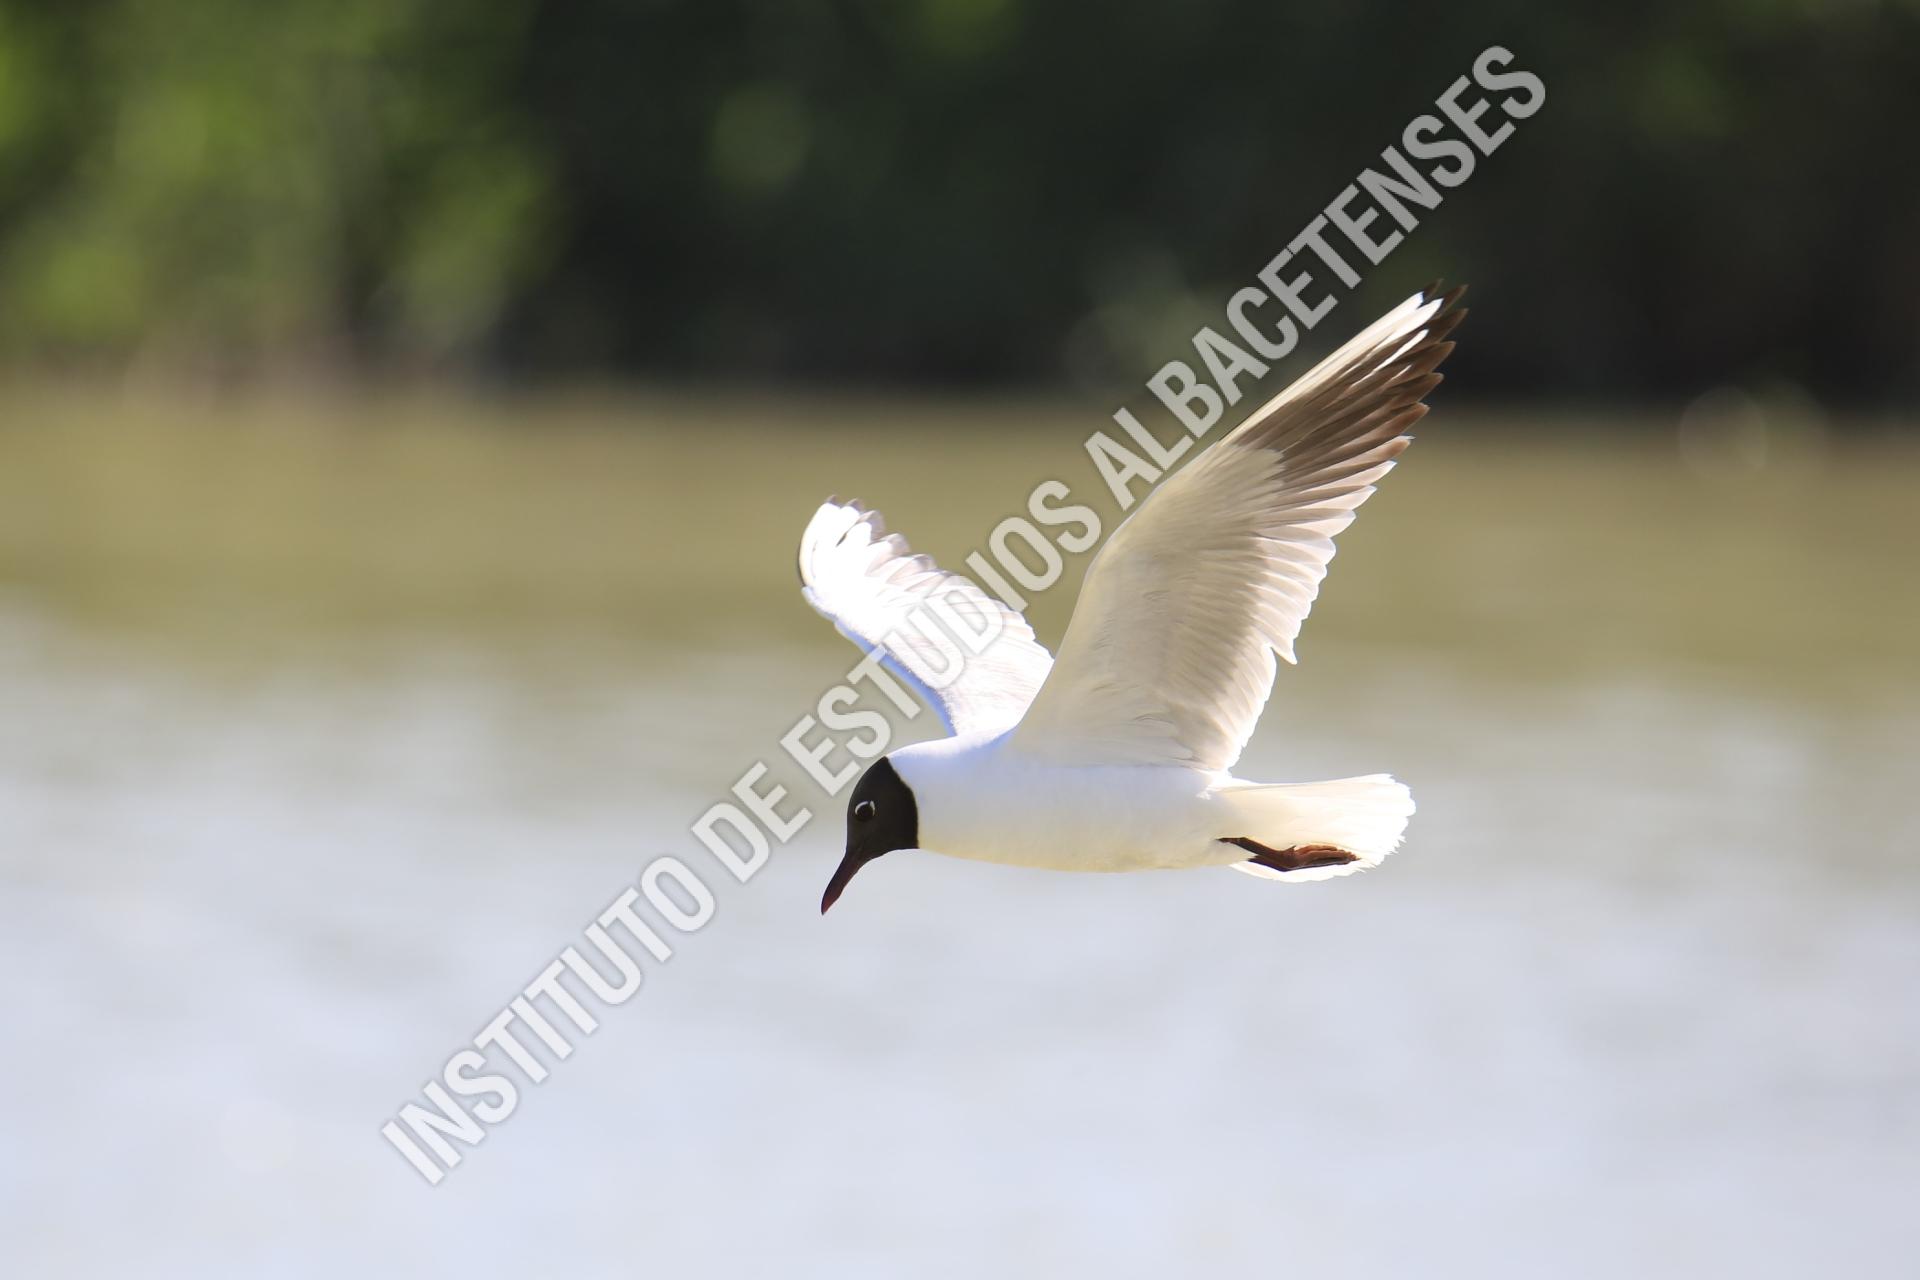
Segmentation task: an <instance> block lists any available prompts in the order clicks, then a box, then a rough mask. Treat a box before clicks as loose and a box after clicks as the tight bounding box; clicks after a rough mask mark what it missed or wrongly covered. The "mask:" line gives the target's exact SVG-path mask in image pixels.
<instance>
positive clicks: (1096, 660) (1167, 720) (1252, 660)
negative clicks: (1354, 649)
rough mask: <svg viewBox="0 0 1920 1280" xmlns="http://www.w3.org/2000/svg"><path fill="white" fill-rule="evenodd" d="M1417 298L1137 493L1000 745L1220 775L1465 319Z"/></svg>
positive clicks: (1449, 306)
mask: <svg viewBox="0 0 1920 1280" xmlns="http://www.w3.org/2000/svg"><path fill="white" fill-rule="evenodd" d="M1461 292H1462V290H1459V289H1456V290H1454V291H1453V292H1452V293H1449V294H1447V295H1446V296H1445V297H1438V296H1435V293H1434V291H1433V290H1425V291H1422V292H1421V293H1418V294H1416V295H1414V296H1413V297H1411V298H1409V299H1408V300H1407V301H1405V302H1403V303H1401V304H1400V305H1399V306H1398V307H1396V308H1394V309H1393V310H1392V311H1391V312H1389V313H1387V314H1386V315H1385V316H1383V317H1381V318H1380V319H1379V320H1378V321H1376V322H1375V323H1373V324H1372V325H1369V326H1368V327H1367V328H1366V329H1365V330H1364V331H1362V332H1361V333H1360V334H1359V336H1357V337H1355V338H1354V339H1353V340H1352V341H1351V342H1349V343H1347V344H1346V345H1345V346H1344V347H1341V348H1340V349H1339V350H1338V351H1336V352H1334V353H1333V355H1331V356H1329V357H1328V358H1327V359H1326V360H1323V361H1322V362H1321V363H1320V364H1318V365H1316V366H1315V367H1314V368H1313V369H1312V370H1311V371H1310V372H1308V373H1307V374H1306V375H1305V376H1304V377H1302V378H1301V379H1300V380H1299V381H1297V382H1295V383H1294V384H1293V385H1292V386H1290V387H1288V388H1287V389H1286V390H1285V391H1283V392H1281V393H1280V394H1279V395H1278V396H1276V397H1275V398H1274V399H1272V400H1271V401H1269V402H1268V403H1267V404H1266V405H1265V406H1263V407H1262V408H1261V409H1260V410H1259V411H1257V412H1256V413H1254V414H1253V415H1252V416H1250V417H1249V418H1248V419H1247V420H1246V421H1245V422H1243V423H1242V424H1241V425H1240V426H1239V427H1237V428H1235V429H1234V430H1233V432H1231V433H1230V434H1229V435H1227V436H1226V437H1224V438H1223V439H1221V440H1220V441H1219V442H1218V443H1217V444H1215V445H1213V447H1211V448H1209V449H1208V450H1207V451H1206V452H1205V453H1203V454H1201V455H1200V456H1199V457H1197V458H1195V459H1194V460H1193V461H1192V462H1191V463H1189V464H1188V465H1187V466H1186V467H1184V468H1183V469H1181V470H1180V471H1179V472H1177V473H1175V474H1174V475H1173V476H1171V477H1169V478H1168V479H1167V480H1165V481H1164V482H1163V483H1162V484H1161V485H1160V487H1159V488H1157V489H1155V490H1154V491H1153V493H1151V494H1150V495H1148V497H1147V499H1146V501H1145V502H1143V503H1142V504H1141V505H1140V508H1139V510H1137V511H1135V512H1134V513H1133V515H1132V516H1130V517H1129V518H1128V519H1127V520H1126V521H1125V522H1124V523H1123V524H1122V525H1121V526H1120V527H1119V528H1118V529H1116V530H1114V532H1113V535H1112V537H1110V538H1109V539H1108V540H1107V544H1106V545H1105V546H1104V547H1102V548H1101V549H1100V553H1099V555H1098V556H1097V557H1095V559H1094V562H1093V564H1092V565H1091V566H1089V567H1088V569H1087V575H1086V580H1085V582H1084V583H1083V584H1082V586H1081V588H1080V599H1079V602H1078V603H1077V604H1076V606H1075V607H1074V612H1073V621H1072V622H1071V623H1070V624H1069V625H1068V627H1067V634H1066V638H1065V639H1064V640H1062V641H1061V644H1060V660H1059V661H1058V662H1057V663H1056V664H1055V665H1054V668H1053V673H1052V675H1051V676H1049V677H1048V679H1047V683H1046V685H1045V686H1044V687H1043V688H1042V689H1041V690H1040V693H1039V694H1038V696H1037V697H1035V699H1034V702H1033V706H1032V707H1031V708H1030V709H1029V710H1028V712H1027V715H1026V717H1025V719H1024V720H1022V721H1021V724H1020V727H1019V729H1018V730H1017V731H1016V732H1015V733H1014V736H1013V738H1012V740H1011V742H1010V745H1011V746H1014V747H1016V748H1018V749H1020V750H1024V751H1027V752H1030V753H1032V754H1035V755H1041V756H1046V757H1049V758H1056V759H1068V760H1075V761H1087V762H1109V763H1132V764H1182V765H1187V766H1190V767H1195V768H1202V769H1226V768H1229V767H1231V766H1232V764H1233V762H1234V761H1235V760H1237V759H1239V757H1240V752H1241V749H1242V748H1243V747H1244V746H1245V745H1246V741H1247V738H1248V737H1249V736H1250V735H1251V734H1252V732H1253V726H1254V722H1255V721H1256V720H1258V719H1259V716H1260V711H1261V708H1263V707H1264V706H1265V705H1266V701H1267V695H1268V694H1269V693H1271V692H1272V690H1273V677H1274V672H1275V670H1276V667H1275V665H1274V655H1275V654H1278V655H1279V656H1280V657H1282V658H1285V659H1286V660H1287V661H1288V662H1292V661H1294V656H1293V642H1294V638H1295V637H1296V636H1297V635H1299V633H1300V624H1301V622H1302V621H1304V620H1305V618H1306V616H1307V611H1308V609H1310V608H1311V607H1312V605H1313V600H1314V597H1315V596H1316V595H1318V594H1319V591H1320V580H1321V579H1322V578H1324V577H1325V576H1326V572H1327V562H1328V561H1329V560H1331V559H1332V558H1333V550H1334V548H1333V538H1334V535H1335V534H1337V533H1339V532H1340V531H1341V530H1342V529H1345V528H1346V527H1347V525H1349V524H1351V523H1352V522H1353V515H1354V510H1355V508H1357V507H1358V506H1359V505H1360V504H1361V503H1362V502H1365V501H1366V500H1367V498H1368V497H1369V496H1370V495H1371V494H1372V493H1373V486H1374V484H1375V483H1376V482H1377V481H1378V480H1379V479H1380V477H1382V476H1384V475H1385V474H1386V473H1387V472H1388V471H1389V470H1391V469H1392V467H1393V460H1394V459H1395V458H1396V457H1397V456H1399V454H1400V453H1401V451H1402V450H1404V449H1405V448H1406V447H1407V445H1408V444H1410V443H1411V442H1412V440H1411V437H1409V436H1408V435H1406V434H1405V432H1406V430H1407V428H1409V427H1411V426H1412V425H1413V424H1414V423H1415V422H1417V421H1418V420H1419V419H1420V417H1421V416H1422V415H1423V414H1424V413H1425V412H1426V406H1425V405H1424V404H1422V403H1421V399H1422V398H1423V397H1424V396H1425V395H1426V394H1427V393H1428V392H1430V391H1431V390H1433V388H1434V387H1435V386H1437V385H1438V384H1439V382H1440V375H1439V374H1438V373H1436V372H1434V370H1435V369H1436V368H1437V367H1438V365H1439V364H1440V362H1441V361H1442V360H1443V359H1445V358H1446V355H1447V353H1448V352H1449V351H1451V350H1452V349H1453V344H1452V343H1451V342H1448V341H1446V340H1445V339H1446V335H1447V334H1448V333H1449V332H1450V331H1451V330H1452V329H1453V327H1454V325H1455V324H1457V323H1458V322H1459V321H1460V318H1461V317H1462V316H1464V315H1465V314H1466V312H1465V311H1464V310H1459V309H1455V308H1454V306H1453V303H1454V301H1455V300H1456V299H1457V298H1458V297H1459V295H1460V293H1461Z"/></svg>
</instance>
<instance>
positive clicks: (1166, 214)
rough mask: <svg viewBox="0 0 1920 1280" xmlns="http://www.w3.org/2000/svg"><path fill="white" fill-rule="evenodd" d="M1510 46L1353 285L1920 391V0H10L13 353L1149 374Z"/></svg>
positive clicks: (1744, 370)
mask: <svg viewBox="0 0 1920 1280" xmlns="http://www.w3.org/2000/svg"><path fill="white" fill-rule="evenodd" d="M1494 43H1500V44H1504V45H1506V46H1508V47H1509V48H1511V49H1512V50H1513V51H1514V53H1515V55H1516V59H1517V63H1518V65H1520V66H1522V67H1525V68H1527V69H1531V70H1533V71H1535V72H1537V73H1539V74H1540V75H1542V76H1543V77H1544V78H1545V80H1546V82H1547V85H1548V101H1547V105H1546V107H1545V108H1544V109H1543V110H1542V112H1541V113H1540V114H1539V115H1538V116H1536V117H1534V118H1533V119H1532V120H1529V121H1527V122H1525V123H1523V124H1522V125H1521V127H1520V128H1519V130H1518V132H1517V133H1516V134H1515V136H1514V137H1513V138H1512V139H1511V140H1509V142H1508V143H1507V144H1506V146H1505V147H1504V148H1502V149H1501V150H1500V151H1498V152H1496V153H1495V154H1494V155H1493V156H1491V157H1488V158H1486V159H1485V160H1483V161H1482V163H1481V166H1480V168H1479V170H1478V172H1476V174H1475V175H1474V177H1473V178H1472V179H1471V180H1470V181H1469V182H1468V183H1467V184H1466V185H1465V186H1464V187H1462V188H1461V189H1459V190H1458V191H1456V192H1454V193H1452V194H1451V195H1450V196H1449V198H1448V200H1447V202H1446V203H1445V204H1444V205H1443V206H1442V207H1441V208H1440V209H1439V210H1437V211H1436V212H1435V213H1434V214H1432V215H1430V217H1429V218H1428V220H1427V222H1426V224H1425V225H1423V226H1422V227H1421V228H1420V230H1419V231H1418V232H1417V234H1415V235H1413V236H1411V237H1410V238H1409V239H1408V241H1407V242H1406V244H1405V245H1403V246H1402V247H1401V248H1400V249H1399V250H1398V251H1397V252H1396V254H1395V255H1394V256H1393V257H1392V258H1390V259H1389V260H1388V262H1387V263H1386V264H1385V265H1384V266H1383V267H1381V268H1379V269H1376V270H1375V272H1374V273H1373V277H1372V279H1371V280H1370V281H1369V284H1368V286H1367V296H1366V299H1365V301H1366V303H1367V305H1368V306H1371V305H1374V304H1376V303H1382V302H1385V301H1387V300H1388V299H1389V298H1391V297H1393V296H1396V295H1398V294H1400V293H1402V292H1404V291H1405V290H1406V289H1408V288H1409V287H1411V286H1413V285H1416V284H1419V283H1422V282H1423V281H1424V280H1425V279H1426V278H1428V277H1431V276H1436V275H1444V276H1447V277H1449V278H1453V279H1466V280H1469V281H1471V282H1472V283H1473V284H1474V286H1475V289H1476V298H1477V301H1478V302H1479V304H1480V306H1479V308H1478V309H1477V311H1476V315H1475V317H1474V320H1473V322H1472V323H1473V325H1474V337H1475V341H1474V342H1473V343H1472V344H1469V345H1468V346H1467V347H1463V349H1462V352H1461V355H1460V358H1459V359H1458V361H1457V362H1456V367H1457V374H1458V376H1459V378H1460V380H1461V381H1463V382H1465V383H1467V384H1468V385H1469V386H1470V387H1471V388H1474V389H1477V390H1479V391H1481V392H1482V393H1483V394H1514V393H1536V392H1542V393H1558V394H1572V395H1580V396H1586V397H1602V398H1605V397H1611V398H1638V397H1645V396H1657V395H1667V394H1675V393H1678V394H1688V393H1691V392H1692V391H1693V390H1696V389H1699V388H1700V387H1703V386H1708V385H1716V384H1719V383H1723V382H1744V383H1748V384H1752V385H1770V384H1787V385H1793V386H1798V387H1804V388H1808V389H1810V390H1812V391H1813V392H1814V393H1816V394H1818V395H1820V396H1822V397H1825V398H1829V399H1833V400H1838V401H1842V402H1883V403H1884V402H1889V401H1891V402H1896V403H1911V401H1912V399H1913V398H1914V397H1915V396H1916V394H1920V372H1916V371H1917V370H1920V238H1917V237H1916V235H1915V230H1916V228H1920V166H1916V164H1915V162H1914V159H1913V155H1914V152H1915V148H1914V146H1913V144H1912V141H1911V139H1910V138H1908V137H1907V136H1906V131H1907V130H1908V129H1909V128H1910V127H1911V126H1912V125H1913V124H1914V123H1915V122H1916V121H1920V5H1916V4H1915V3H1913V0H1849V2H1845V3H1840V2H1829V0H1708V2H1706V3H1700V4H1692V5H1685V6H1668V5H1655V4H1651V3H1646V2H1644V0H1632V2H1629V3H1624V4H1608V5H1601V4H1591V3H1590V4H1583V5H1579V6H1574V7H1562V8H1557V9H1553V10H1550V11H1549V10H1542V9H1539V8H1537V7H1534V6H1528V5H1524V4H1521V3H1519V0H1472V2H1471V3H1465V4H1454V5H1445V6H1439V5H1428V6H1406V5H1390V4H1386V3H1382V2H1380V0H1365V2H1362V3H1348V4H1336V3H1328V2H1325V0H1295V2H1291V3H1278V4H1276V3H1271V2H1269V0H1189V2H1188V3H1154V4H1149V3H1129V2H1126V0H1108V2H1105V3H1096V2H1094V0H1071V2H1070V0H1049V2H1042V0H889V2H884V3H883V2H882V0H785V2H782V3H774V2H771V0H638V2H634V0H628V2H624V3H616V2H614V0H573V2H571V3H560V2H558V0H553V2H549V3H541V2H539V0H500V2H494V3H485V2H481V0H468V2H467V3H459V2H457V0H280V2H279V3H274V4H261V3H249V2H247V0H75V2H73V3H66V4H53V3H29V2H27V0H0V356H4V357H5V358H6V359H8V360H9V361H11V362H12V363H13V364H14V365H15V366H16V367H20V366H26V367H52V368H56V369H78V370H80V371H82V372H94V371H110V372H111V371H120V370H124V369H128V368H133V369H140V368H146V367H151V368H156V369H160V370H166V371H179V370H184V371H186V372H188V373H203V372H204V373H211V374H214V375H221V376H225V375H231V374H249V373H254V372H259V371H263V370H264V371H275V370H281V369H286V368H293V369H296V370H297V369H301V368H305V367H309V366H311V367H315V368H318V369H322V370H326V371H347V372H374V373H380V372H387V371H393V370H402V371H411V370H423V369H424V370H428V371H434V372H443V373H444V372H453V373H456V374H457V373H463V372H480V371H484V372H488V373H504V374H507V375H511V376H516V377H541V376H574V375H581V374H591V375H600V374H608V373H614V374H638V375H643V376H650V377H663V376H664V377H682V376H693V377H702V378H721V379H729V380H731V379H750V380H760V379H769V378H772V379H790V378H804V379H817V380H840V381H862V382H876V381H877V382H886V383H934V384H941V383H972V382H997V383H1006V382H1034V383H1048V382H1058V381H1060V380H1062V379H1066V380H1071V381H1075V382H1078V383H1080V384H1082V385H1104V384H1106V383H1109V382H1111V383H1116V384H1119V385H1122V386H1125V385H1129V384H1132V385H1136V386H1137V384H1138V381H1139V379H1140V378H1141V377H1143V376H1144V374H1145V373H1146V372H1148V371H1150V370H1151V369H1152V368H1153V367H1155V366H1156V365H1157V364H1158V363H1159V362H1160V361H1162V360H1165V359H1167V358H1169V357H1170V356H1172V355H1175V354H1178V353H1179V351H1180V348H1181V346H1182V344H1183V343H1184V340H1185V338H1186V336H1187V335H1188V334H1190V333H1191V331H1192V329H1193V327H1194V325H1195V324H1196V323H1197V322H1199V321H1200V320H1201V319H1203V318H1205V317H1208V316H1210V315H1214V314H1217V309H1218V307H1219V305H1220V303H1221V301H1222V299H1223V298H1224V296H1225V294H1226V292H1227V291H1229V290H1230V289H1231V288H1233V287H1236V286H1237V285H1238V284H1240V283H1242V282H1244V281H1245V280H1247V279H1249V278H1250V277H1251V276H1252V274H1253V273H1254V272H1255V271H1256V270H1257V269H1258V268H1259V267H1260V266H1261V265H1262V264H1263V263H1264V262H1265V261H1266V260H1267V258H1268V257H1269V256H1271V254H1272V253H1273V252H1274V251H1275V250H1277V249H1278V248H1279V247H1281V246H1282V245H1283V244H1284V243H1285V241H1286V240H1287V239H1288V238H1290V237H1291V236H1292V235H1293V234H1294V233H1295V231H1297V230H1298V229H1299V228H1300V227H1301V226H1303V225H1304V224H1305V223H1306V222H1307V221H1308V220H1309V219H1310V218H1311V217H1312V216H1313V215H1314V214H1315V213H1316V212H1317V211H1318V209H1319V208H1320V207H1321V206H1322V205H1324V204H1325V203H1326V202H1327V200H1329V199H1330V198H1331V197H1332V196H1333V195H1334V194H1336V193H1337V192H1338V191H1339V190H1340V188H1341V187H1343V186H1344V185H1345V184H1346V183H1347V182H1348V181H1350V180H1351V179H1352V177H1353V176H1354V174H1355V173H1356V172H1357V171H1358V170H1359V168H1360V167H1361V166H1362V165H1364V164H1366V163H1368V161H1369V160H1370V159H1371V158H1373V157H1374V156H1376V155H1377V154H1378V152H1379V150H1380V149H1381V148H1382V147H1383V146H1385V145H1387V144H1388V143H1390V142H1392V141H1394V140H1395V138H1396V137H1397V136H1398V134H1399V131H1400V128H1401V126H1402V125H1403V124H1404V122H1405V121H1406V120H1408V119H1409V118H1411V117H1412V116H1414V115H1416V114H1418V113H1419V112H1421V111H1423V110H1427V109H1430V106H1431V103H1432V100H1433V99H1434V98H1435V97H1436V96H1437V95H1438V94H1439V93H1441V92H1442V91H1443V90H1444V89H1445V88H1446V87H1447V85H1448V84H1449V83H1450V82H1451V81H1452V80H1453V79H1454V78H1455V77H1456V76H1458V75H1461V74H1463V73H1464V72H1465V71H1466V70H1467V68H1468V66H1469V65H1470V63H1471V60H1472V58H1473V56H1474V55H1475V54H1476V53H1477V52H1478V51H1479V50H1480V49H1482V48H1484V47H1485V46H1487V45H1489V44H1494ZM1357 318H1358V315H1357V313H1355V314H1351V315H1350V313H1347V312H1345V311H1343V312H1342V313H1340V315H1339V316H1337V317H1336V318H1335V319H1334V320H1333V321H1331V322H1330V324H1331V325H1332V326H1333V327H1334V328H1335V329H1339V330H1344V329H1346V328H1347V327H1349V324H1348V322H1349V320H1350V319H1351V320H1357Z"/></svg>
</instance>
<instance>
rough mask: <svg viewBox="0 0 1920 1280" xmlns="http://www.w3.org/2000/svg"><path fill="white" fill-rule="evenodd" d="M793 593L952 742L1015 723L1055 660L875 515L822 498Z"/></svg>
mask: <svg viewBox="0 0 1920 1280" xmlns="http://www.w3.org/2000/svg"><path fill="white" fill-rule="evenodd" d="M800 587H801V591H800V594H802V595H804V596H805V597H806V598H807V603H808V604H810V605H812V606H813V607H814V608H815V609H817V610H819V611H820V613H821V614H822V615H824V616H825V617H826V618H827V620H828V621H830V622H832V623H833V625H834V626H836V627H838V628H839V629H840V634H841V635H843V636H845V637H846V638H847V639H849V640H851V641H853V642H854V643H855V644H857V645H859V646H860V648H861V649H863V650H866V651H868V652H871V651H873V650H875V649H878V650H879V651H880V656H881V661H882V662H883V663H884V665H885V666H886V667H887V669H888V670H889V671H892V672H893V673H894V674H895V675H896V676H899V677H900V678H901V679H902V680H904V681H905V682H906V683H907V684H909V685H911V686H912V687H913V690H914V692H916V693H918V694H919V695H920V697H921V699H922V700H923V701H925V702H926V704H927V705H928V706H930V707H932V708H933V710H934V712H935V714H937V715H938V716H939V717H940V720H941V722H942V723H943V724H945V725H946V727H947V732H948V733H951V734H960V733H977V732H983V731H985V732H993V733H998V732H1000V731H1002V730H1004V729H1007V728H1010V727H1012V725H1013V724H1014V723H1015V722H1016V721H1018V720H1019V719H1020V716H1021V714H1022V713H1023V712H1025V711H1026V709H1027V704H1028V703H1030V702H1032V701H1033V695H1034V693H1035V691H1037V690H1038V689H1039V688H1040V685H1041V683H1042V682H1043V681H1044V680H1046V678H1047V671H1048V670H1049V669H1050V668H1051V667H1052V666H1053V656H1052V655H1051V654H1049V653H1048V652H1047V651H1046V649H1045V648H1044V647H1043V646H1042V645H1041V644H1040V642H1039V641H1038V640H1035V639H1034V638H1033V628H1032V627H1030V626H1028V625H1027V620H1026V619H1025V618H1023V617H1021V616H1020V615H1019V614H1017V613H1015V612H1014V611H1013V610H1011V609H1009V608H1007V607H1006V606H1005V605H1004V604H1002V603H1000V601H998V600H996V599H994V598H993V597H992V596H990V595H988V594H987V593H986V592H984V591H982V590H981V589H980V588H979V587H977V586H975V585H974V584H973V582H972V581H971V580H969V579H967V578H963V577H961V576H960V575H959V574H957V573H948V572H946V571H945V570H944V569H942V568H940V566H938V565H936V564H935V563H934V562H933V560H932V559H931V558H930V557H928V556H919V555H915V554H913V551H912V550H911V549H910V548H909V547H908V546H907V542H906V539H904V538H902V537H901V536H900V535H899V534H897V533H888V532H887V530H886V525H885V524H883V523H882V522H881V519H880V513H879V512H877V511H869V510H868V509H867V508H866V507H864V506H862V505H861V504H860V503H858V502H848V503H842V502H838V501H834V500H831V499H829V500H828V501H827V502H826V503H825V504H823V505H822V506H821V508H820V509H819V510H818V511H816V512H814V513H813V519H812V520H810V521H809V522H808V523H807V531H806V532H805V533H804V534H802V535H801V537H800Z"/></svg>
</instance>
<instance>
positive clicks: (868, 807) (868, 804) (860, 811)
mask: <svg viewBox="0 0 1920 1280" xmlns="http://www.w3.org/2000/svg"><path fill="white" fill-rule="evenodd" d="M853 820H854V821H855V822H872V821H873V801H871V800H862V801H861V802H860V803H859V804H856V805H855V806H853Z"/></svg>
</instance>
